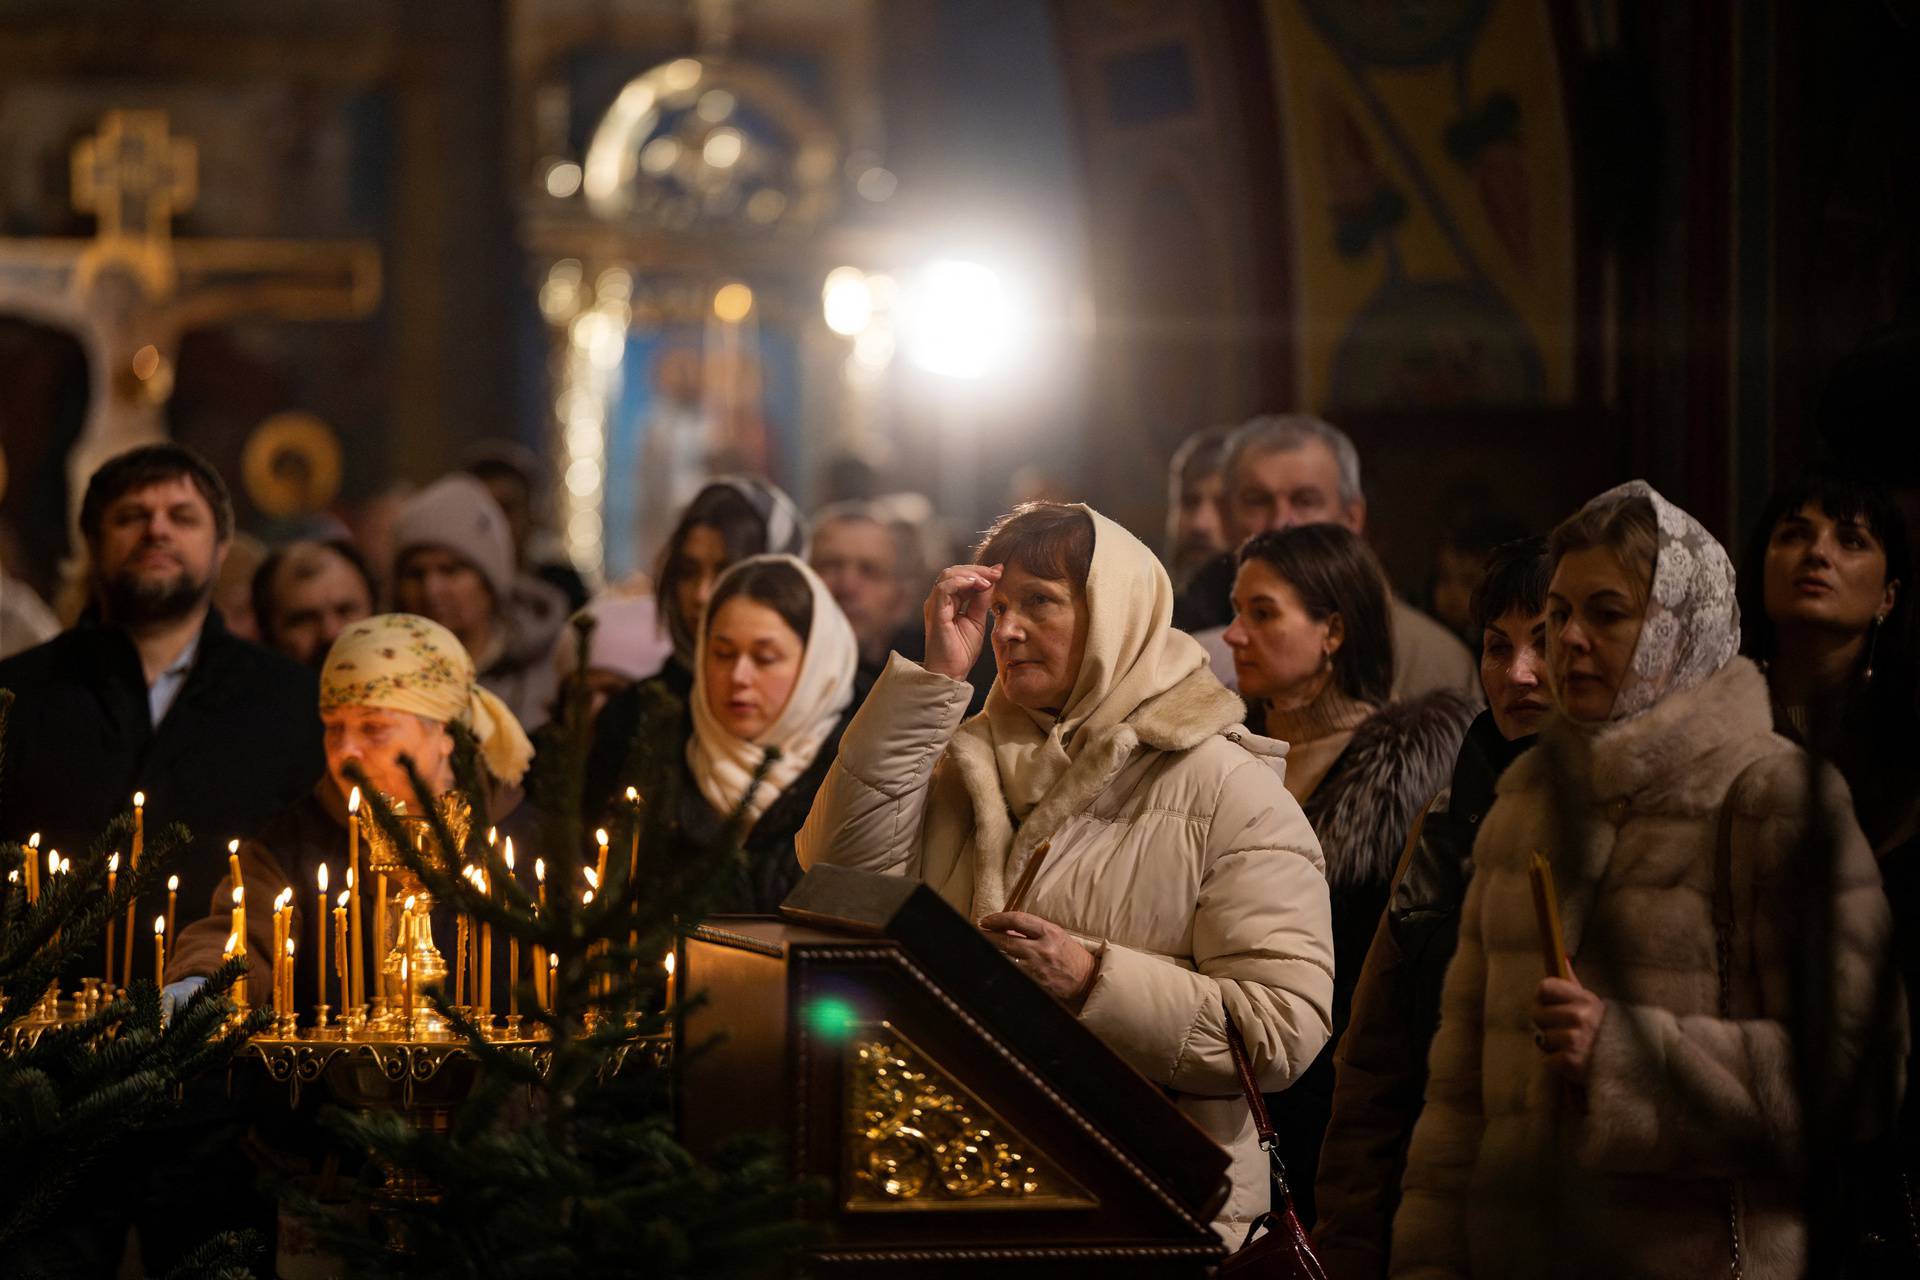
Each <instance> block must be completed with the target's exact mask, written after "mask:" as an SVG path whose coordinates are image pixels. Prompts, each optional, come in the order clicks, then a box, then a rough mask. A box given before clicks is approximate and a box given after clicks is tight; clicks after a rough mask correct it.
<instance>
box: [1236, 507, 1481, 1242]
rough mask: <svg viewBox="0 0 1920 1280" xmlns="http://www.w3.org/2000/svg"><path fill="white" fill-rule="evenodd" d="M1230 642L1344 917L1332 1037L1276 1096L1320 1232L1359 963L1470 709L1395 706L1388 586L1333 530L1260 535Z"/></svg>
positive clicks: (1245, 561) (1240, 586)
mask: <svg viewBox="0 0 1920 1280" xmlns="http://www.w3.org/2000/svg"><path fill="white" fill-rule="evenodd" d="M1233 610H1234V618H1233V624H1232V625H1231V626H1229V627H1228V628H1227V630H1226V634H1225V636H1224V637H1223V638H1224V639H1225V640H1226V642H1227V645H1228V647H1229V648H1230V649H1232V651H1233V669H1234V674H1235V675H1236V676H1237V677H1238V679H1239V686H1240V693H1241V695H1242V696H1243V697H1245V698H1246V699H1247V702H1248V706H1249V714H1248V724H1249V727H1251V728H1252V729H1253V730H1254V731H1255V732H1257V733H1261V734H1264V735H1266V736H1268V737H1271V738H1279V739H1283V740H1284V741H1285V742H1286V743H1287V774H1286V786H1287V790H1289V791H1291V792H1292V793H1293V795H1294V798H1295V799H1297V800H1299V802H1300V806H1301V808H1302V810H1303V811H1304V812H1305V813H1306V816H1307V821H1308V822H1309V823H1310V824H1311V825H1312V826H1313V830H1314V833H1315V834H1316V835H1318V836H1319V837H1320V844H1321V847H1322V848H1323V849H1324V850H1325V852H1326V858H1327V887H1328V889H1329V890H1330V893H1331V900H1332V906H1333V1039H1331V1040H1330V1041H1328V1042H1327V1047H1326V1048H1325V1049H1324V1050H1323V1051H1322V1052H1321V1054H1320V1056H1319V1057H1318V1059H1316V1060H1315V1062H1314V1064H1313V1065H1312V1066H1311V1067H1310V1068H1308V1070H1307V1072H1306V1074H1305V1075H1303V1076H1302V1077H1301V1078H1300V1079H1299V1081H1298V1082H1296V1083H1295V1084H1294V1085H1293V1087H1292V1088H1290V1089H1288V1090H1287V1091H1286V1092H1285V1093H1281V1094H1276V1095H1274V1096H1272V1097H1270V1098H1268V1099H1267V1109H1268V1111H1269V1112H1270V1113H1271V1114H1272V1117H1273V1123H1274V1127H1275V1128H1276V1129H1277V1130H1278V1132H1279V1135H1280V1155H1281V1157H1282V1158H1283V1159H1284V1160H1285V1161H1286V1163H1287V1171H1288V1174H1289V1176H1290V1179H1291V1181H1292V1183H1293V1193H1294V1205H1295V1207H1296V1208H1297V1209H1298V1210H1299V1213H1300V1218H1301V1221H1302V1222H1303V1223H1304V1224H1306V1225H1307V1226H1309V1227H1311V1226H1312V1225H1313V1223H1314V1219H1315V1216H1316V1213H1317V1206H1316V1205H1315V1202H1314V1195H1313V1190H1314V1181H1315V1176H1316V1172H1317V1170H1318V1167H1319V1162H1320V1144H1321V1139H1322V1137H1323V1136H1324V1135H1325V1133H1326V1129H1327V1121H1328V1119H1329V1118H1330V1117H1331V1116H1332V1114H1333V1083H1334V1070H1333V1056H1334V1050H1335V1048H1336V1046H1337V1045H1338V1044H1339V1042H1340V1037H1341V1034H1342V1033H1343V1032H1344V1031H1345V1029H1346V1024H1347V1013H1348V1010H1349V1009H1350V1008H1351V1006H1352V1003H1353V991H1354V987H1355V985H1356V984H1357V983H1358V982H1359V978H1360V967H1361V963H1362V962H1363V961H1364V960H1365V959H1366V955H1367V948H1368V946H1369V945H1370V944H1371V943H1372V941H1373V934H1374V930H1375V928H1376V927H1377V926H1378V925H1379V922H1380V913H1381V911H1382V910H1384V909H1385V907H1386V905H1387V889H1388V886H1389V885H1390V884H1391V882H1392V880H1393V869H1394V867H1395V866H1396V865H1398V864H1399V861H1400V854H1401V852H1402V851H1403V850H1404V849H1405V848H1406V843H1407V833H1408V832H1409V831H1410V830H1411V829H1412V826H1413V821H1414V818H1415V817H1416V816H1418V814H1419V813H1420V810H1421V808H1422V807H1423V806H1425V805H1426V803H1427V802H1428V801H1430V800H1432V799H1433V797H1434V793H1435V792H1437V791H1439V790H1440V788H1442V787H1444V786H1445V785H1446V784H1447V777H1448V774H1449V772H1450V771H1451V769H1452V767H1453V760H1454V756H1455V754H1456V753H1457V752H1458V751H1459V749H1460V741H1461V738H1462V737H1463V736H1464V735H1465V734H1466V731H1467V725H1468V723H1469V722H1471V721H1472V719H1473V707H1472V706H1471V705H1470V704H1469V703H1468V702H1467V700H1466V699H1465V698H1463V697H1461V696H1460V695H1459V694H1456V693H1453V692H1451V691H1441V692H1435V693H1430V694H1427V695H1425V696H1424V697H1419V698H1412V699H1408V700H1406V701H1403V702H1394V701H1393V700H1392V699H1393V695H1392V685H1393V631H1392V625H1391V623H1390V622H1389V618H1390V616H1391V615H1390V613H1389V606H1388V603H1387V589H1386V575H1385V573H1383V572H1382V570H1381V568H1380V562H1379V561H1378V560H1376V559H1374V555H1373V552H1372V551H1370V550H1368V549H1367V544H1366V543H1365V542H1363V541H1362V540H1361V539H1360V538H1359V537H1358V536H1357V535H1356V534H1354V533H1353V532H1352V531H1351V530H1349V529H1346V528H1345V527H1343V526H1341V525H1336V524H1308V525H1297V526H1295V527H1293V528H1291V529H1283V530H1279V531H1276V532H1273V533H1263V534H1259V535H1258V536H1256V537H1254V538H1251V539H1249V540H1248V542H1247V543H1246V545H1245V546H1243V547H1241V549H1240V553H1239V568H1238V570H1237V571H1236V573H1235V575H1234V580H1233Z"/></svg>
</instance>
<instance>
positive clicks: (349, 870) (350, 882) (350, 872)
mask: <svg viewBox="0 0 1920 1280" xmlns="http://www.w3.org/2000/svg"><path fill="white" fill-rule="evenodd" d="M347 888H349V889H351V888H353V868H352V867H348V868H347Z"/></svg>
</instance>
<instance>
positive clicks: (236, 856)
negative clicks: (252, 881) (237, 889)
mask: <svg viewBox="0 0 1920 1280" xmlns="http://www.w3.org/2000/svg"><path fill="white" fill-rule="evenodd" d="M227 874H228V875H229V876H231V877H232V878H233V882H234V883H235V884H239V883H241V880H240V841H239V840H237V839H235V840H229V841H227Z"/></svg>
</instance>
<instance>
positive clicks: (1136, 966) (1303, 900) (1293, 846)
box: [795, 502, 1333, 1245]
mask: <svg viewBox="0 0 1920 1280" xmlns="http://www.w3.org/2000/svg"><path fill="white" fill-rule="evenodd" d="M975 559H976V560H978V561H979V563H977V564H962V565H953V566H951V567H949V568H947V569H946V570H944V571H943V572H942V573H941V574H940V577H939V580H938V581H937V582H936V583H935V584H934V588H933V592H932V594H931V595H929V596H928V597H927V601H926V605H925V607H924V609H923V613H924V615H925V622H926V631H927V648H926V661H925V664H924V665H922V664H919V663H915V662H912V661H910V660H909V659H907V658H904V657H902V656H900V654H898V653H895V654H894V655H893V657H892V658H891V659H890V660H889V662H888V664H887V668H886V670H885V671H884V672H883V673H882V674H881V676H880V678H879V680H878V681H876V682H875V684H874V687H873V692H872V693H871V695H870V696H869V697H868V698H867V701H866V704H865V705H864V706H863V707H862V708H861V710H860V712H859V714H858V715H856V716H855V717H854V720H853V724H852V725H851V726H850V727H849V728H848V730H847V733H846V737H845V738H844V739H843V740H842V742H841V744H840V754H839V756H838V757H837V758H836V759H835V761H834V763H833V766H832V767H831V768H830V769H829V770H828V772H827V780H826V783H825V785H823V786H822V787H821V789H820V794H819V796H818V798H817V799H816V800H815V801H814V806H813V812H812V814H811V815H809V817H808V819H807V824H806V826H805V827H804V828H803V829H802V830H801V832H800V836H799V839H798V840H797V841H796V843H795V848H796V850H797V852H798V854H799V856H800V860H801V862H803V863H805V864H808V865H811V864H813V863H819V862H831V863H835V864H838V865H841V866H851V867H858V868H860V869H862V870H867V871H878V872H888V873H892V874H897V875H908V876H913V877H915V878H917V879H920V880H923V881H925V882H926V883H927V885H928V886H929V887H931V888H932V889H934V890H935V891H936V892H938V893H939V894H940V896H941V897H942V898H944V899H945V900H946V901H947V902H948V903H949V904H950V905H952V906H953V907H954V908H955V909H957V910H959V911H962V912H965V913H966V914H967V917H968V919H971V920H975V921H978V922H979V925H980V928H981V929H983V930H984V931H986V935H987V937H988V939H989V940H990V941H991V942H993V944H994V945H995V946H996V947H998V948H999V949H1000V950H1001V952H1002V953H1004V954H1005V955H1006V956H1007V958H1008V959H1009V960H1010V961H1011V962H1012V963H1013V964H1014V965H1016V966H1017V967H1018V968H1019V970H1020V971H1021V972H1022V973H1024V974H1026V975H1027V976H1028V977H1029V978H1031V979H1032V980H1033V981H1034V982H1036V983H1037V984H1038V985H1039V986H1040V987H1041V988H1042V989H1043V990H1045V991H1046V992H1047V993H1048V994H1049V995H1052V996H1053V997H1054V998H1056V999H1058V1000H1059V1001H1061V1002H1062V1003H1063V1004H1065V1005H1066V1006H1067V1007H1068V1008H1069V1009H1071V1010H1072V1011H1073V1012H1074V1013H1076V1014H1077V1015H1078V1016H1079V1017H1080V1019H1081V1020H1082V1021H1083V1022H1084V1023H1085V1024H1086V1025H1087V1026H1088V1027H1089V1028H1090V1029H1091V1030H1093V1031H1094V1032H1095V1033H1096V1034H1098V1035H1099V1036H1100V1037H1101V1039H1103V1040H1104V1041H1106V1042H1107V1044H1109V1045H1111V1046H1112V1047H1113V1049H1114V1051H1115V1052H1117V1053H1119V1054H1120V1055H1121V1056H1122V1057H1123V1058H1125V1059H1126V1060H1127V1061H1128V1062H1129V1063H1131V1064H1132V1065H1133V1066H1134V1067H1136V1068H1137V1069H1138V1070H1139V1071H1141V1072H1142V1073H1143V1074H1144V1075H1146V1076H1147V1077H1148V1078H1149V1079H1151V1080H1153V1081H1155V1082H1156V1083H1158V1084H1160V1085H1162V1086H1164V1087H1165V1088H1167V1089H1168V1090H1170V1091H1171V1092H1172V1094H1173V1095H1174V1097H1175V1099H1176V1101H1177V1103H1178V1105H1179V1106H1180V1108H1181V1110H1183V1111H1184V1112H1186V1113H1187V1114H1188V1115H1189V1116H1190V1117H1191V1118H1192V1119H1193V1120H1194V1122H1195V1123H1197V1124H1198V1125H1200V1127H1201V1128H1202V1129H1204V1130H1205V1131H1206V1132H1207V1133H1209V1134H1211V1135H1212V1136H1213V1138H1214V1139H1215V1141H1217V1142H1219V1143H1220V1144H1221V1145H1222V1146H1223V1147H1225V1148H1226V1149H1227V1151H1228V1152H1229V1153H1230V1154H1231V1156H1232V1157H1233V1163H1232V1165H1231V1169H1230V1175H1229V1176H1230V1177H1231V1179H1232V1189H1231V1191H1230V1192H1229V1194H1228V1197H1227V1200H1226V1203H1225V1204H1224V1205H1223V1206H1222V1208H1221V1210H1220V1213H1219V1216H1218V1217H1217V1218H1216V1219H1215V1220H1214V1224H1213V1225H1214V1227H1215V1229H1216V1230H1218V1231H1219V1232H1220V1233H1221V1235H1222V1236H1223V1237H1225V1238H1226V1239H1228V1240H1230V1241H1231V1242H1232V1243H1233V1244H1235V1245H1238V1244H1239V1243H1240V1242H1241V1240H1242V1239H1243V1238H1244V1237H1245V1235H1246V1233H1247V1229H1248V1227H1249V1225H1250V1224H1251V1222H1252V1221H1253V1219H1254V1218H1255V1217H1257V1216H1258V1215H1259V1214H1260V1213H1261V1212H1263V1211H1265V1210H1266V1209H1267V1207H1268V1172H1267V1161H1266V1157H1265V1156H1264V1155H1263V1154H1262V1152H1261V1150H1260V1147H1259V1142H1258V1139H1257V1138H1256V1136H1255V1133H1254V1128H1253V1120H1252V1117H1251V1115H1250V1114H1249V1112H1248V1109H1247V1105H1246V1103H1245V1102H1244V1101H1243V1100H1242V1098H1241V1096H1240V1091H1239V1083H1238V1081H1239V1076H1238V1074H1237V1072H1236V1070H1235V1068H1234V1064H1233V1056H1232V1053H1231V1052H1230V1050H1229V1049H1228V1047H1227V1046H1228V1040H1227V1022H1228V1019H1229V1017H1230V1018H1231V1019H1232V1021H1233V1023H1234V1024H1235V1025H1236V1026H1237V1027H1238V1028H1239V1030H1240V1032H1241V1033H1242V1034H1243V1035H1244V1037H1245V1039H1246V1043H1247V1048H1248V1056H1249V1058H1250V1060H1251V1065H1252V1068H1253V1071H1254V1073H1255V1075H1256V1077H1257V1078H1258V1079H1259V1080H1260V1082H1261V1083H1262V1085H1264V1086H1265V1087H1266V1088H1269V1089H1280V1088H1284V1087H1285V1086H1286V1085H1287V1084H1288V1083H1289V1082H1290V1081H1292V1080H1293V1079H1294V1077H1295V1076H1296V1075H1298V1074H1299V1072H1300V1071H1301V1070H1302V1069H1303V1068H1304V1067H1305V1066H1306V1065H1307V1064H1308V1063H1309V1062H1311V1061H1312V1060H1313V1057H1314V1055H1315V1054H1317V1053H1318V1052H1319V1050H1320V1047H1321V1045H1322V1044H1323V1043H1325V1040H1326V1031H1327V1024H1328V1006H1329V1003H1330V1000H1331V997H1332V985H1333V984H1332V971H1333V953H1332V947H1331V944H1330V940H1329V937H1328V920H1327V889H1326V881H1325V879H1324V878H1323V876H1322V875H1321V872H1320V849H1319V844H1318V842H1317V841H1315V839H1314V837H1313V832H1312V830H1311V829H1309V828H1308V826H1307V824H1306V820H1305V819H1304V818H1303V817H1302V816H1301V813H1300V807H1299V805H1298V804H1297V803H1295V801H1294V800H1293V798H1292V797H1291V796H1290V795H1288V794H1287V791H1286V788H1285V787H1284V786H1282V785H1281V782H1280V779H1279V777H1278V776H1277V774H1278V766H1279V765H1280V763H1281V761H1280V748H1279V747H1278V745H1277V744H1274V743H1271V742H1268V741H1266V740H1265V739H1262V738H1260V737H1258V736H1257V735H1254V734H1252V733H1249V732H1247V731H1246V730H1245V729H1244V728H1243V727H1242V725H1241V723H1240V720H1241V716H1242V714H1243V712H1244V708H1243V707H1242V705H1241V703H1240V700H1239V699H1238V698H1236V697H1235V696H1234V695H1233V694H1232V693H1230V692H1228V691H1227V690H1226V689H1225V688H1224V687H1222V685H1221V684H1220V682H1219V681H1218V680H1217V679H1215V678H1214V676H1213V674H1212V672H1211V671H1209V670H1208V668H1207V659H1206V653H1205V651H1204V650H1202V649H1201V648H1200V646H1199V644H1198V643H1197V642H1196V641H1195V640H1194V639H1193V638H1192V637H1191V636H1189V635H1187V634H1186V633H1185V632H1182V631H1176V630H1174V629H1173V627H1172V625H1171V619H1172V614H1173V584H1172V582H1171V581H1169V579H1168V577H1167V573H1166V570H1165V569H1163V568H1161V566H1160V562H1159V561H1158V560H1157V559H1155V558H1154V555H1153V553H1152V552H1150V551H1149V550H1147V548H1146V547H1145V546H1143V545H1141V543H1140V542H1139V540H1138V539H1136V538H1134V537H1133V535H1132V534H1130V533H1128V532H1127V531H1126V530H1124V529H1122V528H1121V527H1120V526H1119V525H1117V524H1114V523H1113V522H1112V521H1110V520H1108V519H1106V518H1105V517H1104V516H1102V515H1100V514H1099V513H1098V512H1095V511H1093V510H1092V509H1091V508H1088V507H1084V506H1069V505H1066V504H1062V503H1052V502H1039V503H1029V504H1026V505H1024V506H1022V507H1020V508H1018V509H1017V510H1016V511H1015V512H1014V513H1013V514H1011V515H1009V516H1007V517H1005V518H1003V519H1002V520H1000V521H999V522H997V523H996V524H995V525H994V527H993V529H992V530H990V531H989V533H988V536H987V539H986V541H985V543H984V544H983V545H982V546H981V548H980V550H979V552H978V553H976V556H975ZM989 619H991V626H992V645H993V656H994V660H995V663H996V665H997V666H998V668H999V674H998V676H997V677H996V678H995V680H994V684H993V690H992V692H991V693H990V694H989V695H988V697H987V708H986V710H985V711H983V712H982V713H980V714H979V715H977V716H974V717H972V718H971V719H967V718H965V713H966V706H967V700H968V697H969V695H970V693H971V690H970V688H969V686H968V684H967V682H966V675H967V672H968V671H969V670H970V669H971V668H972V666H973V664H974V661H975V659H976V658H977V656H978V655H979V653H980V649H981V646H982V645H983V644H985V643H986V642H987V631H988V624H989ZM963 720H964V723H963ZM1029 873H1031V874H1029ZM1022 884H1025V885H1026V892H1025V896H1024V898H1017V897H1016V894H1017V892H1018V887H1019V886H1020V885H1022ZM1010 899H1011V900H1010Z"/></svg>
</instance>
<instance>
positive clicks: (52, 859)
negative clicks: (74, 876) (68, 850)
mask: <svg viewBox="0 0 1920 1280" xmlns="http://www.w3.org/2000/svg"><path fill="white" fill-rule="evenodd" d="M47 873H48V874H49V875H56V876H57V875H59V874H60V851H59V850H58V849H49V850H47Z"/></svg>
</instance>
